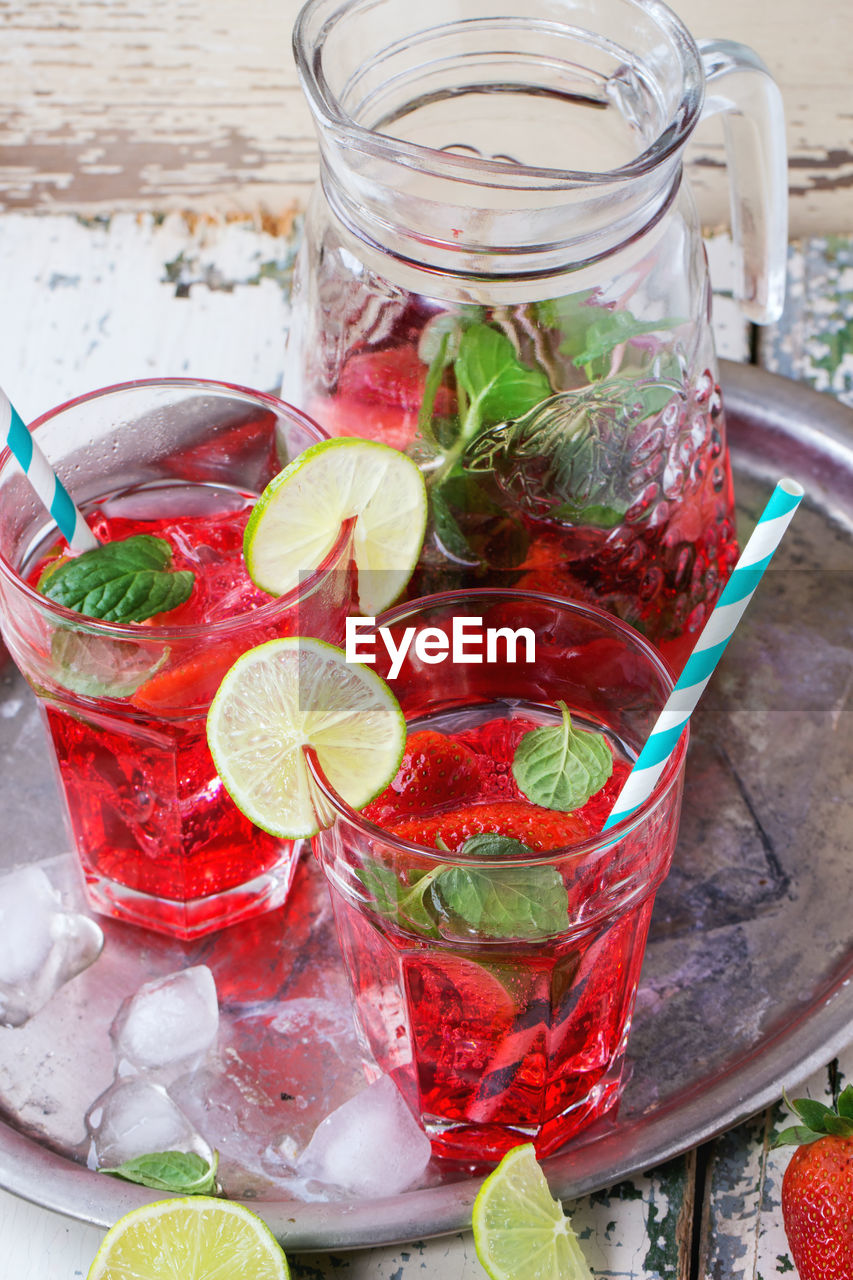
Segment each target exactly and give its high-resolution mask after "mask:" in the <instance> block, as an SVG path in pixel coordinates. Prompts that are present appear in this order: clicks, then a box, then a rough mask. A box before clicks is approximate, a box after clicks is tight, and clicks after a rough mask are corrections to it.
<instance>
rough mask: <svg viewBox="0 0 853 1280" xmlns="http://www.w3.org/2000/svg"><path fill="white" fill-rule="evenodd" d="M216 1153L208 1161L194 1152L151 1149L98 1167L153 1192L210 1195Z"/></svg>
mask: <svg viewBox="0 0 853 1280" xmlns="http://www.w3.org/2000/svg"><path fill="white" fill-rule="evenodd" d="M218 1164H219V1153H218V1152H216V1151H214V1153H213V1160H212V1162H211V1163H210V1164H208V1162H207V1161H206V1160H204V1159H203V1158H202V1157H201V1156H199V1155H196V1154H195V1152H194V1151H152V1152H150V1153H149V1154H147V1155H141V1156H135V1157H134V1158H133V1159H132V1160H125V1162H124V1163H123V1164H120V1165H118V1166H117V1167H116V1168H114V1169H99V1170H98V1172H99V1173H109V1174H111V1175H112V1177H114V1178H124V1180H125V1181H126V1182H138V1183H140V1184H141V1185H142V1186H143V1187H153V1188H154V1189H155V1190H156V1191H175V1192H179V1193H180V1194H181V1195H186V1196H203V1195H210V1193H211V1192H214V1191H215V1190H216V1169H217V1166H218Z"/></svg>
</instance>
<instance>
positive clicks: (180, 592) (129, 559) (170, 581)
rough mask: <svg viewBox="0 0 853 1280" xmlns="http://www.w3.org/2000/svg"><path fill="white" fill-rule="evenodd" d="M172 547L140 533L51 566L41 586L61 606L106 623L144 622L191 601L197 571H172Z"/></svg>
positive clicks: (43, 576) (44, 575) (44, 593)
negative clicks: (194, 573) (170, 567)
mask: <svg viewBox="0 0 853 1280" xmlns="http://www.w3.org/2000/svg"><path fill="white" fill-rule="evenodd" d="M171 560H172V548H171V547H170V546H169V544H168V542H166V541H165V539H163V538H154V537H152V536H151V534H147V533H140V534H136V535H135V536H134V537H132V538H124V539H122V540H121V541H119V542H107V543H104V544H103V546H100V547H94V548H93V549H92V550H91V551H84V552H83V554H82V555H79V556H75V557H74V559H71V560H63V561H61V562H60V563H58V564H54V565H51V566H50V567H49V569H48V570H47V571H46V572H45V573H44V574H43V575H42V577H41V579H40V581H39V584H38V589H39V590H40V591H41V592H42V594H43V595H45V596H47V597H48V598H49V599H51V600H55V601H56V603H57V604H61V605H64V606H65V607H66V608H67V609H73V610H74V611H75V612H76V613H81V614H83V615H84V616H85V617H87V618H100V619H102V620H103V621H104V622H144V621H145V619H146V618H152V617H154V615H155V614H158V613H167V612H168V611H169V610H170V609H176V608H177V607H178V605H180V604H183V603H184V601H185V600H187V599H189V596H190V593H191V591H192V589H193V582H194V580H195V579H194V575H193V574H192V573H191V572H190V571H189V570H188V569H181V570H179V571H178V572H176V573H173V572H170V571H169V570H168V569H167V567H166V566H167V565H169V564H170V563H171Z"/></svg>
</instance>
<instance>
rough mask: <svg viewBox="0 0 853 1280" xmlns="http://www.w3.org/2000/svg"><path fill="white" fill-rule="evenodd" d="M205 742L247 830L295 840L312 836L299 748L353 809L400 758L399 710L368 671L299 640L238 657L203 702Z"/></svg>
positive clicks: (316, 643)
mask: <svg viewBox="0 0 853 1280" xmlns="http://www.w3.org/2000/svg"><path fill="white" fill-rule="evenodd" d="M207 741H208V745H209V746H210V754H211V755H212V756H213V763H214V764H215V765H216V770H217V773H218V774H219V776H220V778H221V779H222V781H223V783H224V784H225V788H226V790H227V791H228V793H229V795H230V796H231V799H232V800H233V801H234V803H235V804H236V805H237V808H238V809H240V810H241V811H242V812H243V813H244V814H245V815H246V817H247V818H250V819H251V820H252V822H254V823H255V825H256V826H258V827H262V828H263V829H264V830H265V831H269V832H270V833H271V834H272V835H275V836H283V837H287V838H288V839H292V840H293V839H297V838H298V837H301V836H312V835H316V833H317V831H318V830H319V827H320V824H319V822H318V819H317V814H316V809H315V801H316V799H317V797H316V794H315V792H316V788H315V786H314V784H313V782H312V780H311V776H310V774H309V772H308V768H307V766H306V763H305V756H304V754H303V751H302V748H303V746H306V745H310V746H312V747H313V748H314V749H315V751H316V752H317V758H318V760H319V762H320V765H321V766H322V769H323V772H324V774H325V775H326V777H327V778H328V780H329V782H330V783H331V784H332V786H333V787H334V788H335V790H336V791H337V792H338V793H339V794H340V795H341V796H343V798H344V799H345V800H346V801H347V802H348V803H349V804H351V805H352V806H353V808H354V809H361V808H363V807H364V805H366V804H367V803H368V801H370V800H372V799H373V798H374V797H375V796H377V795H378V794H379V792H380V791H382V790H384V788H385V787H387V786H388V784H389V783H390V782H391V780H392V778H393V777H394V775H395V773H396V772H397V767H398V765H399V763H400V761H401V759H402V758H403V749H404V747H405V745H406V722H405V719H404V717H403V713H402V711H401V710H400V706H399V703H398V702H397V700H396V698H395V697H394V695H393V693H392V692H391V690H390V689H389V688H388V686H387V684H385V681H384V680H382V679H380V677H379V676H378V675H376V673H375V672H374V671H371V669H370V668H369V667H365V666H362V665H361V664H360V663H355V662H347V660H346V655H345V654H344V652H343V650H342V649H336V648H335V647H334V646H333V645H330V644H326V643H325V642H324V641H323V640H314V639H311V638H309V637H305V636H287V637H283V638H280V639H277V640H268V641H267V643H266V644H261V645H258V646H257V647H256V648H254V649H249V650H248V651H247V652H246V653H244V654H242V655H241V656H240V657H239V658H238V659H237V661H236V662H235V663H234V665H233V667H231V668H230V669H229V670H228V671H227V672H226V674H225V676H224V678H223V680H222V684H221V685H220V686H219V690H218V692H217V693H216V695H215V697H214V699H213V701H212V702H211V704H210V711H209V712H208V716H207Z"/></svg>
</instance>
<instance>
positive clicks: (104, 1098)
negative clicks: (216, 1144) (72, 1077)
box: [86, 1076, 212, 1169]
mask: <svg viewBox="0 0 853 1280" xmlns="http://www.w3.org/2000/svg"><path fill="white" fill-rule="evenodd" d="M86 1126H87V1128H88V1130H89V1132H90V1133H91V1135H92V1138H93V1140H94V1147H95V1157H96V1162H97V1165H98V1167H99V1168H106V1169H114V1168H115V1167H116V1166H117V1165H120V1164H123V1163H124V1161H125V1160H132V1159H133V1158H134V1157H135V1156H141V1155H146V1154H148V1153H149V1152H152V1151H194V1152H195V1153H196V1154H197V1155H200V1156H201V1157H202V1158H203V1159H205V1160H207V1161H208V1162H209V1161H210V1159H211V1157H212V1152H211V1150H210V1147H209V1146H208V1145H207V1143H206V1142H205V1141H204V1139H203V1138H202V1137H200V1135H199V1134H198V1133H197V1132H196V1130H195V1129H194V1128H193V1126H192V1124H190V1122H189V1120H188V1119H187V1117H186V1116H185V1115H184V1113H183V1111H181V1109H180V1108H179V1107H177V1106H176V1105H175V1103H174V1102H173V1101H172V1099H171V1098H170V1097H169V1095H168V1093H167V1092H166V1090H165V1089H164V1088H163V1086H162V1085H159V1084H152V1083H151V1081H150V1080H144V1079H143V1078H142V1077H141V1076H131V1077H130V1078H129V1079H127V1080H117V1081H115V1082H114V1083H113V1084H111V1085H110V1087H109V1089H107V1090H106V1092H105V1093H102V1094H101V1096H100V1098H98V1099H97V1100H96V1101H95V1102H94V1103H93V1104H92V1106H91V1108H90V1110H89V1112H88V1114H87V1116H86Z"/></svg>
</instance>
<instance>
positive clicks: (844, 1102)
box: [837, 1084, 853, 1118]
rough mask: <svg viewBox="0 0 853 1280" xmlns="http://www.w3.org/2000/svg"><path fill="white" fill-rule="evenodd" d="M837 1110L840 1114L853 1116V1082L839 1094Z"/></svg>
mask: <svg viewBox="0 0 853 1280" xmlns="http://www.w3.org/2000/svg"><path fill="white" fill-rule="evenodd" d="M837 1110H838V1114H839V1115H840V1116H847V1117H848V1118H853V1084H848V1086H847V1088H846V1089H843V1090H842V1091H841V1093H840V1094H839V1095H838V1103H837Z"/></svg>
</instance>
